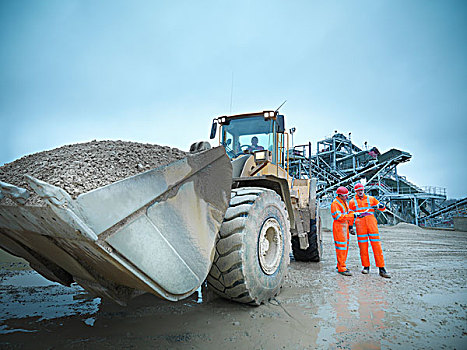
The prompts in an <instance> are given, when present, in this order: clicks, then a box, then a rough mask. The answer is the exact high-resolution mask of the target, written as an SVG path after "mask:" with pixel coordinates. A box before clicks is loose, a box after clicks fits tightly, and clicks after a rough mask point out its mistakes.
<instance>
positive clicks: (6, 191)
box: [0, 147, 232, 304]
mask: <svg viewBox="0 0 467 350" xmlns="http://www.w3.org/2000/svg"><path fill="white" fill-rule="evenodd" d="M27 181H28V183H29V185H30V186H31V187H32V188H33V189H34V191H35V192H36V193H37V194H38V195H39V196H40V197H41V198H42V199H43V200H44V201H45V202H46V204H47V205H45V206H28V205H24V204H23V203H24V202H25V198H27V197H28V195H29V194H28V193H27V191H26V190H25V189H22V188H18V187H15V186H12V185H9V184H5V183H0V199H1V197H2V196H8V197H9V198H11V199H12V200H14V201H15V202H16V203H17V205H10V206H7V205H0V247H1V248H3V249H5V250H6V251H8V252H10V253H12V254H14V255H17V256H20V257H22V258H24V259H26V260H28V261H29V263H30V265H31V267H32V268H34V269H35V270H37V271H38V272H39V273H40V274H42V275H43V276H44V277H46V278H48V279H50V280H52V281H56V282H60V283H62V284H64V285H70V284H71V283H72V282H73V281H75V282H77V283H78V284H80V285H81V286H83V287H84V288H85V289H87V290H89V291H91V292H93V293H94V294H97V295H99V296H104V297H109V298H111V299H113V300H114V301H116V302H118V303H120V304H125V303H126V302H127V301H128V299H129V298H131V297H132V296H134V295H136V294H139V293H141V291H146V292H150V293H154V294H156V295H158V296H160V297H162V298H165V299H168V300H172V301H175V300H179V299H182V298H184V297H187V296H188V295H190V294H191V293H193V291H195V290H196V289H197V288H199V286H200V285H201V284H202V282H203V281H204V280H205V278H206V276H207V275H208V272H209V270H210V267H211V262H212V259H213V256H214V245H215V240H216V235H217V232H218V230H219V228H220V225H221V223H222V220H223V218H224V214H225V211H226V210H227V207H228V203H229V199H230V188H231V182H232V166H231V164H230V161H229V158H228V157H227V156H226V154H225V150H224V148H223V147H217V148H213V149H210V150H207V151H203V152H200V153H196V154H190V155H188V156H187V157H186V158H184V159H181V160H179V161H177V162H174V163H171V164H169V165H167V166H164V167H160V168H156V169H153V170H149V171H147V172H144V173H141V174H138V175H135V176H132V177H129V178H126V179H123V180H121V181H118V182H115V183H112V184H110V185H107V186H104V187H101V188H98V189H96V190H93V191H90V192H87V193H84V194H81V195H80V196H78V197H77V198H76V200H74V199H72V198H71V197H70V196H69V195H68V193H66V192H65V191H64V190H63V189H61V188H58V187H55V186H52V185H50V184H48V183H46V182H42V181H40V180H38V179H35V178H33V177H30V176H28V180H27Z"/></svg>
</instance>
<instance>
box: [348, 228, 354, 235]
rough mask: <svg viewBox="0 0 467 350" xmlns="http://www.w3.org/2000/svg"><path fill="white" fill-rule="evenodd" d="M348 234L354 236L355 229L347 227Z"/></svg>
mask: <svg viewBox="0 0 467 350" xmlns="http://www.w3.org/2000/svg"><path fill="white" fill-rule="evenodd" d="M349 233H350V234H351V235H354V236H355V229H354V228H353V226H350V227H349Z"/></svg>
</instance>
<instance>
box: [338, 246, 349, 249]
mask: <svg viewBox="0 0 467 350" xmlns="http://www.w3.org/2000/svg"><path fill="white" fill-rule="evenodd" d="M336 249H337V250H347V248H341V247H337V246H336Z"/></svg>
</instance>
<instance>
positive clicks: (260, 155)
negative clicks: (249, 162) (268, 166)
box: [254, 151, 270, 163]
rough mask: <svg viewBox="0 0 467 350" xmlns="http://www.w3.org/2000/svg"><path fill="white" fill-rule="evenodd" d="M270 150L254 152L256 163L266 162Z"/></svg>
mask: <svg viewBox="0 0 467 350" xmlns="http://www.w3.org/2000/svg"><path fill="white" fill-rule="evenodd" d="M269 154H270V151H256V152H255V153H254V156H255V162H256V163H264V162H267V161H268V160H269Z"/></svg>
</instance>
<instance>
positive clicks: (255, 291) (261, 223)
mask: <svg viewBox="0 0 467 350" xmlns="http://www.w3.org/2000/svg"><path fill="white" fill-rule="evenodd" d="M289 252H290V227H289V220H288V216H287V211H286V209H285V204H284V202H282V200H281V198H280V197H279V195H278V194H277V193H276V192H274V191H271V190H268V189H264V188H256V187H248V188H239V189H234V190H232V195H231V201H230V207H229V208H228V209H227V212H226V214H225V219H224V222H223V223H222V226H221V228H220V232H219V237H218V240H217V242H216V253H215V257H214V263H213V265H212V268H211V271H210V273H209V276H208V279H207V281H208V285H209V286H210V288H211V289H213V290H214V291H215V292H216V293H217V294H219V295H221V296H223V297H224V298H227V299H230V300H233V301H237V302H241V303H248V304H253V305H260V304H261V303H263V302H265V301H268V300H269V299H271V298H273V297H274V296H276V295H277V294H278V293H279V291H280V288H281V286H282V283H283V281H284V278H285V275H286V273H287V267H288V265H289Z"/></svg>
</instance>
